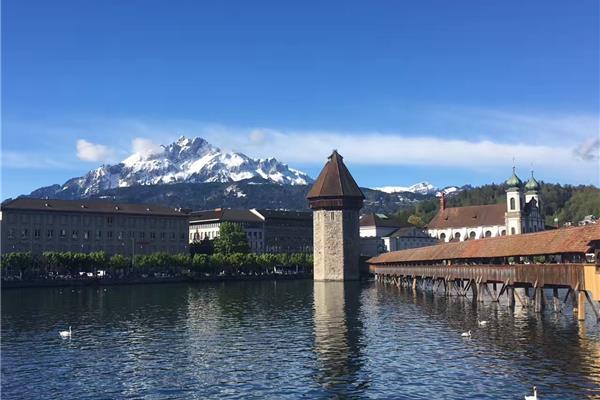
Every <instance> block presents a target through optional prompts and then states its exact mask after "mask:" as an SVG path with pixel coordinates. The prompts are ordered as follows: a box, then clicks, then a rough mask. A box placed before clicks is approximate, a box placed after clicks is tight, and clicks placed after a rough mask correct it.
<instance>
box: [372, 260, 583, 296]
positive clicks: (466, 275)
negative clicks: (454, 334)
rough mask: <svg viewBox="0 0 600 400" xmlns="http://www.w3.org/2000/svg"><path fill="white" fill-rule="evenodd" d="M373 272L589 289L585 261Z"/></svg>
mask: <svg viewBox="0 0 600 400" xmlns="http://www.w3.org/2000/svg"><path fill="white" fill-rule="evenodd" d="M369 271H370V272H371V273H373V274H379V275H387V276H409V277H424V278H434V279H439V278H445V279H450V280H454V279H465V280H466V279H472V280H480V281H481V282H500V283H505V282H507V283H508V284H510V285H532V286H538V287H543V286H565V287H566V286H569V287H571V288H578V289H579V290H585V279H584V264H502V265H499V264H477V265H470V264H454V265H448V266H445V265H431V266H424V265H402V264H371V265H370V266H369Z"/></svg>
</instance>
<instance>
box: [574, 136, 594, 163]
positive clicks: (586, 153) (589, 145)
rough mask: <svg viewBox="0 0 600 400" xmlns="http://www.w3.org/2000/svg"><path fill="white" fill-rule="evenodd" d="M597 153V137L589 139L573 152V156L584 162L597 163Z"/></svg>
mask: <svg viewBox="0 0 600 400" xmlns="http://www.w3.org/2000/svg"><path fill="white" fill-rule="evenodd" d="M599 153H600V138H597V137H596V138H589V139H588V140H586V141H585V142H583V143H581V145H579V146H578V147H576V148H575V149H574V150H573V154H575V156H576V157H578V158H580V159H582V160H586V161H593V160H596V161H597V160H598V159H600V157H599Z"/></svg>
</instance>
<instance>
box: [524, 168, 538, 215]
mask: <svg viewBox="0 0 600 400" xmlns="http://www.w3.org/2000/svg"><path fill="white" fill-rule="evenodd" d="M539 190H540V184H539V183H538V181H536V180H535V178H534V177H533V171H531V178H529V180H528V181H527V183H526V184H525V203H529V201H531V199H535V204H536V205H537V206H538V207H540V196H539Z"/></svg>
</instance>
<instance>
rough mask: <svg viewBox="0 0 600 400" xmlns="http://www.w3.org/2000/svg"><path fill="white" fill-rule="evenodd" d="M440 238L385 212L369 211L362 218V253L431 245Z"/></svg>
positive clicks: (373, 253)
mask: <svg viewBox="0 0 600 400" xmlns="http://www.w3.org/2000/svg"><path fill="white" fill-rule="evenodd" d="M437 242H438V240H437V239H436V238H433V237H431V236H430V235H429V234H428V232H427V231H426V230H424V229H421V228H417V227H415V226H412V225H409V224H407V223H405V222H402V221H400V220H398V219H396V218H393V217H388V216H387V215H385V214H377V213H369V214H365V215H363V216H362V217H361V218H360V254H361V255H362V256H369V257H373V256H376V255H378V254H381V253H384V252H386V251H396V250H401V249H409V248H413V247H421V246H430V245H433V244H436V243H437Z"/></svg>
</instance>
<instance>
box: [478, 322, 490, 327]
mask: <svg viewBox="0 0 600 400" xmlns="http://www.w3.org/2000/svg"><path fill="white" fill-rule="evenodd" d="M477 324H478V325H479V326H486V325H487V324H488V322H487V321H477Z"/></svg>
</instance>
